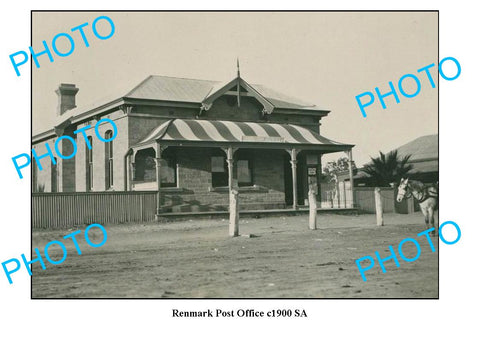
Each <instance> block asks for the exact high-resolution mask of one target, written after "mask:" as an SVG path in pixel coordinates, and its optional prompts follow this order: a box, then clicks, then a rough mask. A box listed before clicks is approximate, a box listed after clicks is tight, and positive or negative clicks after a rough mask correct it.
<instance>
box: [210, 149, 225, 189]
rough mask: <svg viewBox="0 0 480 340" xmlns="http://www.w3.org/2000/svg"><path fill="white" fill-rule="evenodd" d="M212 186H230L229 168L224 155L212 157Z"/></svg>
mask: <svg viewBox="0 0 480 340" xmlns="http://www.w3.org/2000/svg"><path fill="white" fill-rule="evenodd" d="M212 186H213V187H214V188H215V187H226V186H228V169H227V162H226V160H225V157H224V156H213V157H212Z"/></svg>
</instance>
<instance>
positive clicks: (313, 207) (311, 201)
mask: <svg viewBox="0 0 480 340" xmlns="http://www.w3.org/2000/svg"><path fill="white" fill-rule="evenodd" d="M308 207H309V209H310V216H309V220H308V227H309V228H310V229H311V230H315V229H317V197H316V195H315V190H314V189H313V188H312V186H311V185H310V188H309V190H308Z"/></svg>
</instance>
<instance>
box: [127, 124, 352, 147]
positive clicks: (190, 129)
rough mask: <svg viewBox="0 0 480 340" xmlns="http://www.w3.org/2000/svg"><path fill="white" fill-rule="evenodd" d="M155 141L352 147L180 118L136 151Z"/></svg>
mask: <svg viewBox="0 0 480 340" xmlns="http://www.w3.org/2000/svg"><path fill="white" fill-rule="evenodd" d="M156 141H177V142H211V143H222V144H225V143H232V144H237V143H240V144H244V143H257V144H258V143H260V144H270V145H272V144H275V145H279V144H280V145H282V146H288V145H292V146H300V145H303V146H319V147H321V146H329V147H334V149H335V151H345V150H348V149H350V148H351V147H352V146H353V145H349V144H342V143H338V142H335V141H333V140H331V139H328V138H325V137H323V136H321V135H319V134H317V133H315V132H313V131H311V130H308V129H306V128H304V127H301V126H298V125H293V124H278V123H253V122H238V121H226V120H204V119H203V120H196V119H180V118H176V119H171V120H169V121H166V122H164V123H162V124H160V125H159V126H158V127H156V128H155V129H153V131H151V132H150V133H149V134H148V135H147V136H146V137H145V138H143V139H142V140H141V141H140V142H139V143H138V144H137V145H135V147H141V146H146V145H150V144H153V143H155V142H156ZM332 151H333V150H332Z"/></svg>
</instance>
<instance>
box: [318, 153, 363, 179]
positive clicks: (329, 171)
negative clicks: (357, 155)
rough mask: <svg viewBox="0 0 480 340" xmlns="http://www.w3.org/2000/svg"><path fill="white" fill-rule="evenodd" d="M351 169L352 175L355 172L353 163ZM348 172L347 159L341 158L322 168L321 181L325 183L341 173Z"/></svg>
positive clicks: (355, 167) (353, 162)
mask: <svg viewBox="0 0 480 340" xmlns="http://www.w3.org/2000/svg"><path fill="white" fill-rule="evenodd" d="M352 169H353V173H355V172H356V170H357V166H356V165H355V161H352ZM347 170H348V158H347V157H341V158H339V159H337V160H336V161H330V162H327V164H326V165H325V166H324V167H323V176H322V180H325V181H326V182H330V181H332V180H333V179H334V177H335V176H336V175H337V174H338V173H339V172H342V171H347Z"/></svg>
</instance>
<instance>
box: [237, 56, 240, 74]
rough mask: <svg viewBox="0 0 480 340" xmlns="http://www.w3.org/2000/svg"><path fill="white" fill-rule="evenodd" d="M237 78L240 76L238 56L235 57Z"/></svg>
mask: <svg viewBox="0 0 480 340" xmlns="http://www.w3.org/2000/svg"><path fill="white" fill-rule="evenodd" d="M237 78H240V62H239V61H238V57H237Z"/></svg>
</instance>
